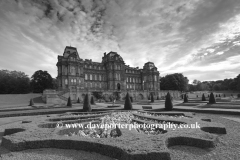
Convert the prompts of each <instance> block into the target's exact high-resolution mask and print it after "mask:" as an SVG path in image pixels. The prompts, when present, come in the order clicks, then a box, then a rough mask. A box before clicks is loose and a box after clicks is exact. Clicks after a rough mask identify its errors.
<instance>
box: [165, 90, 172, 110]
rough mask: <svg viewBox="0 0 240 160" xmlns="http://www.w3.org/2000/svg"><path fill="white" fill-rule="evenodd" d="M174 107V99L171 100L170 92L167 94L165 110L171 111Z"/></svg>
mask: <svg viewBox="0 0 240 160" xmlns="http://www.w3.org/2000/svg"><path fill="white" fill-rule="evenodd" d="M172 109H173V104H172V100H171V95H170V93H169V92H168V93H167V96H166V100H165V110H166V111H171V110H172Z"/></svg>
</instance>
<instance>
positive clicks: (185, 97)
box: [183, 94, 188, 103]
mask: <svg viewBox="0 0 240 160" xmlns="http://www.w3.org/2000/svg"><path fill="white" fill-rule="evenodd" d="M183 102H184V103H187V102H188V97H187V94H184V101H183Z"/></svg>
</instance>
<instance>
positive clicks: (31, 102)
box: [29, 98, 34, 106]
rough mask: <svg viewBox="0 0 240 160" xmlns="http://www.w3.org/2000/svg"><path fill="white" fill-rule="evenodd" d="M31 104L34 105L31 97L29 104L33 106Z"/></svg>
mask: <svg viewBox="0 0 240 160" xmlns="http://www.w3.org/2000/svg"><path fill="white" fill-rule="evenodd" d="M33 105H34V102H33V99H32V98H31V99H30V102H29V106H33Z"/></svg>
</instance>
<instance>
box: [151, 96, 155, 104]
mask: <svg viewBox="0 0 240 160" xmlns="http://www.w3.org/2000/svg"><path fill="white" fill-rule="evenodd" d="M151 102H152V103H153V102H154V97H153V94H151Z"/></svg>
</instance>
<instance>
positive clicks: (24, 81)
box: [0, 70, 30, 94]
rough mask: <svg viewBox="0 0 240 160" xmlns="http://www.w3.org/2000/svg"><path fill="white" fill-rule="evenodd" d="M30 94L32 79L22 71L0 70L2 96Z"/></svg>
mask: <svg viewBox="0 0 240 160" xmlns="http://www.w3.org/2000/svg"><path fill="white" fill-rule="evenodd" d="M29 92H30V79H29V77H28V76H27V75H26V74H25V73H24V72H20V71H8V70H0V94H25V93H29Z"/></svg>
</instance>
